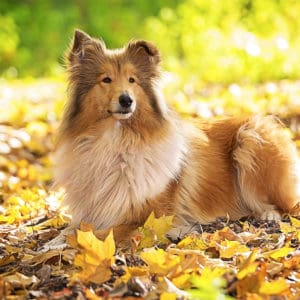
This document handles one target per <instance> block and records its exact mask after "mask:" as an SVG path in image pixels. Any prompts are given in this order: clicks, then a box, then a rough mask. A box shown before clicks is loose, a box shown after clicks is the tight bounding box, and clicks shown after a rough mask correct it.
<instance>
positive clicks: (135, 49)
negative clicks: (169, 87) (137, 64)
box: [126, 40, 161, 65]
mask: <svg viewBox="0 0 300 300" xmlns="http://www.w3.org/2000/svg"><path fill="white" fill-rule="evenodd" d="M126 50H127V52H129V54H130V55H133V56H135V57H137V58H138V57H141V58H142V59H148V60H149V61H150V62H151V63H154V64H156V65H157V64H159V63H160V61H161V58H160V53H159V51H158V49H157V48H156V46H155V45H154V44H152V43H150V42H147V41H144V40H133V41H131V42H130V43H129V44H128V46H127V49H126Z"/></svg>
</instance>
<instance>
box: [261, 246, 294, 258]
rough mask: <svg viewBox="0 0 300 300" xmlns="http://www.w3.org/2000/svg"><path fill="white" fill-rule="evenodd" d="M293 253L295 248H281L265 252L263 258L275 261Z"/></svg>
mask: <svg viewBox="0 0 300 300" xmlns="http://www.w3.org/2000/svg"><path fill="white" fill-rule="evenodd" d="M294 251H295V248H291V247H282V248H279V249H275V250H272V251H268V252H265V253H264V256H266V257H271V258H273V259H275V260H277V259H279V258H282V257H285V256H287V255H288V254H289V253H291V252H294Z"/></svg>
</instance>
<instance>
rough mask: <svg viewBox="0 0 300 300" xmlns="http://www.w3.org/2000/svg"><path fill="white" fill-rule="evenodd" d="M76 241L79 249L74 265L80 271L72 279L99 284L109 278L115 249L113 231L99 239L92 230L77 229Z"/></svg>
mask: <svg viewBox="0 0 300 300" xmlns="http://www.w3.org/2000/svg"><path fill="white" fill-rule="evenodd" d="M77 243H78V245H79V246H80V250H81V251H80V253H79V254H77V255H76V256H75V259H74V265H75V266H78V267H81V268H82V271H80V272H79V273H76V274H74V276H73V280H82V281H83V282H94V283H99V284H100V283H103V282H105V281H107V280H109V278H110V276H111V270H110V267H111V265H112V263H113V262H114V254H115V251H116V247H115V242H114V238H113V232H112V231H111V232H110V233H109V235H108V236H107V238H106V239H105V240H104V241H100V240H98V239H97V237H96V236H95V235H94V233H93V232H92V231H81V230H77Z"/></svg>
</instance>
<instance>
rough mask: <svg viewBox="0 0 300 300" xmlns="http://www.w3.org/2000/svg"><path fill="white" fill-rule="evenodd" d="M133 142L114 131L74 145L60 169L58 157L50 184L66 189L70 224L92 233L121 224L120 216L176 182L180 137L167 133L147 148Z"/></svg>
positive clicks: (134, 138)
mask: <svg viewBox="0 0 300 300" xmlns="http://www.w3.org/2000/svg"><path fill="white" fill-rule="evenodd" d="M137 139H138V137H137V136H135V135H134V134H133V133H132V134H131V136H130V135H129V136H127V137H124V135H123V133H122V128H120V126H115V127H114V128H113V129H111V130H109V131H106V132H105V134H104V135H103V136H101V137H95V136H91V137H86V138H84V139H82V140H81V141H78V142H77V145H76V146H75V148H74V149H69V151H70V150H71V151H72V153H70V154H69V155H70V159H69V160H67V161H66V162H65V163H63V162H61V163H60V160H62V158H63V157H66V156H67V155H68V154H67V153H66V152H65V151H64V150H63V149H62V151H61V152H60V153H61V154H60V153H58V166H59V164H61V167H60V168H58V170H57V171H58V172H57V174H56V178H57V181H58V184H59V183H60V182H61V183H62V184H64V186H65V187H66V190H67V195H66V200H65V203H66V204H67V205H68V206H69V209H70V211H71V213H72V216H73V219H74V220H78V221H79V220H84V221H86V222H91V223H93V224H94V225H95V226H96V227H97V228H107V227H111V226H115V225H118V224H115V223H114V220H119V221H120V220H122V219H123V218H122V214H123V212H125V211H126V210H128V208H130V207H134V206H136V205H141V204H142V203H144V202H145V201H146V199H151V198H153V197H155V196H157V195H158V194H160V193H161V192H163V191H164V190H165V188H166V187H167V185H168V183H169V182H170V180H171V179H175V178H176V176H177V174H178V172H179V170H180V167H181V164H182V161H183V157H184V154H185V144H184V140H183V138H182V137H181V135H179V134H178V133H177V132H176V130H173V131H172V132H171V134H169V135H168V136H167V137H165V138H163V139H162V140H160V141H159V142H156V143H153V144H145V143H141V141H138V140H137ZM62 152H64V153H62ZM60 156H61V158H60ZM74 162H75V163H74ZM125 217H126V216H124V218H125ZM123 221H126V220H125V219H124V220H123Z"/></svg>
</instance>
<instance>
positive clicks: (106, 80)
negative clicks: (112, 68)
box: [102, 77, 112, 83]
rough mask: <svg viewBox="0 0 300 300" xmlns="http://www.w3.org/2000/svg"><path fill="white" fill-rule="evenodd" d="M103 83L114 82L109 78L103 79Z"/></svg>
mask: <svg viewBox="0 0 300 300" xmlns="http://www.w3.org/2000/svg"><path fill="white" fill-rule="evenodd" d="M102 82H105V83H111V82H112V80H111V78H109V77H105V78H103V79H102Z"/></svg>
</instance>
